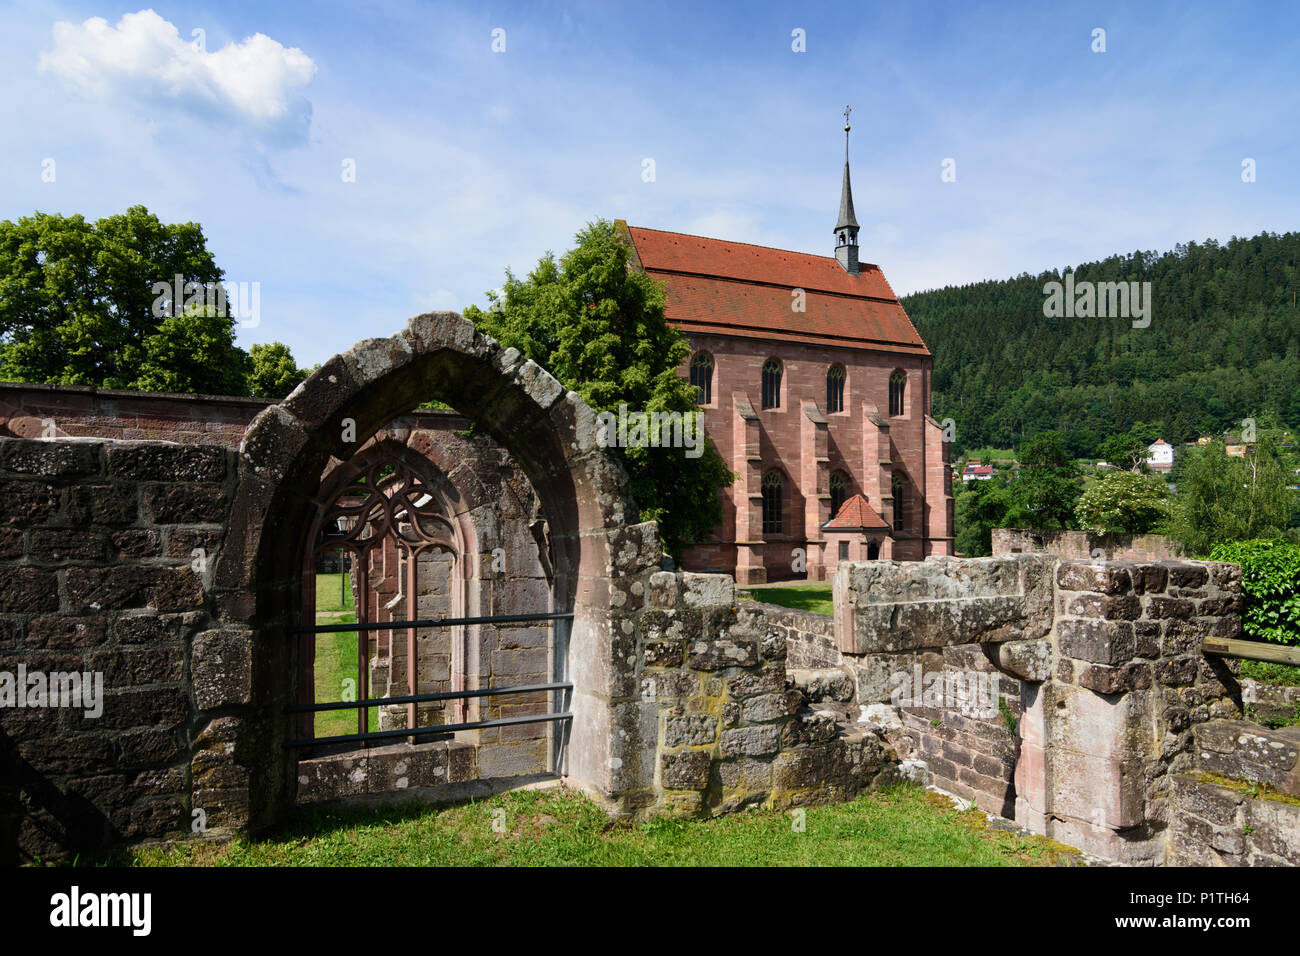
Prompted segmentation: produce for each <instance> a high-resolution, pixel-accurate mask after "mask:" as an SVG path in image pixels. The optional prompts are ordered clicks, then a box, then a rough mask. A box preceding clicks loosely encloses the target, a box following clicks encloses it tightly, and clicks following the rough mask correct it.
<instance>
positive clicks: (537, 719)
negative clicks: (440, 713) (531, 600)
mask: <svg viewBox="0 0 1300 956" xmlns="http://www.w3.org/2000/svg"><path fill="white" fill-rule="evenodd" d="M572 619H573V612H572V611H569V612H554V613H547V614H495V615H487V616H482V617H443V618H432V619H428V620H417V621H381V622H364V623H363V622H361V621H358V622H357V623H356V624H309V625H300V626H296V627H292V628H290V629H289V630H290V633H293V634H320V633H325V632H345V631H356V632H357V656H358V664H359V666H361V667H362V673H363V675H364V663H363V662H365V661H366V658H365V655H366V654H367V651H366V647H367V644H368V642H367V641H366V640H365V639H364V637H363V636H362V635H363V634H364V633H366V632H369V631H385V630H400V629H402V628H406V629H408V632H409V633H410V634H414V633H415V631H416V630H417V629H419V628H426V627H453V626H456V625H461V624H523V623H527V622H530V621H571V620H572ZM567 643H568V642H567V639H561V638H560V636H559V635H557V637H556V640H554V642H553V645H554V652H555V654H556V655H557V656H558V655H563V656H561V657H560V659H561V660H563V659H564V658H565V657H567V654H566V651H567ZM407 667H408V670H409V671H410V672H412V673H414V660H413V659H412V660H411V661H410V662H409V663H408V665H407ZM365 686H366V685H365V684H364V683H363V684H362V687H363V697H364V696H365V694H364V688H365ZM537 691H551V692H556V693H558V694H562V695H563V697H562V700H561V701H560V709H559V710H558V711H551V712H549V713H546V714H537V715H524V716H520V717H497V718H493V719H490V720H475V721H469V722H465V723H459V724H430V725H428V726H427V727H417V726H415V721H414V718H413V716H412V718H411V719H410V720H408V724H409V726H408V727H405V728H402V729H400V730H376V731H368V730H363V731H359V732H358V733H355V734H339V735H336V736H333V737H302V738H298V739H293V740H286V741H285V742H284V744H283V746H284V747H285V748H286V749H289V748H299V747H309V746H316V745H320V744H341V743H356V742H367V741H371V740H396V739H399V738H401V737H412V738H414V737H418V736H422V735H427V734H449V733H454V732H456V731H458V730H480V729H483V728H487V727H507V726H512V725H515V724H537V723H552V722H564V721H569V720H572V719H573V713H572V712H571V711H570V709H569V708H570V706H571V697H572V691H573V683H572V682H570V681H554V682H552V683H549V684H527V685H523V686H520V687H489V688H485V689H483V690H458V691H442V692H439V693H435V694H407V695H405V696H402V697H375V698H367V699H362V700H356V701H333V702H330V703H325V704H293V705H290V706H287V707H285V708H284V711H283V712H284V713H285V714H307V713H319V712H321V711H330V710H350V709H359V710H360V713H359V714H358V719H359V726H361V727H365V726H366V709H368V708H370V707H378V706H387V705H393V704H407V705H409V709H408V711H407V712H408V714H411V715H414V714H415V712H416V705H417V704H420V703H422V702H424V701H436V700H468V699H470V698H475V697H497V696H501V695H508V694H529V693H535V692H537ZM566 729H567V728H566ZM562 752H563V747H562V744H560V743H559V742H557V744H556V745H555V746H554V747H553V748H552V758H553V760H554V762H555V767H554V769H556V770H558V768H559V763H560V760H561V759H562Z"/></svg>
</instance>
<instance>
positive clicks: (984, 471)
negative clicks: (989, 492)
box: [961, 464, 993, 481]
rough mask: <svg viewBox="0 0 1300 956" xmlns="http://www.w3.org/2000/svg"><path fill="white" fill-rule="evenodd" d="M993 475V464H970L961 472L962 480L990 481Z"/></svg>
mask: <svg viewBox="0 0 1300 956" xmlns="http://www.w3.org/2000/svg"><path fill="white" fill-rule="evenodd" d="M992 477H993V466H992V465H976V464H969V465H967V466H966V469H965V471H963V472H962V473H961V480H962V481H988V480H989V479H990V478H992Z"/></svg>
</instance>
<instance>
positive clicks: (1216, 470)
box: [1172, 436, 1295, 555]
mask: <svg viewBox="0 0 1300 956" xmlns="http://www.w3.org/2000/svg"><path fill="white" fill-rule="evenodd" d="M1188 458H1189V460H1188V461H1187V463H1186V464H1185V465H1184V467H1183V468H1182V469H1181V471H1180V474H1179V478H1178V510H1177V516H1176V518H1175V521H1174V525H1173V529H1172V530H1173V536H1174V538H1176V539H1177V540H1178V541H1179V542H1180V543H1181V544H1182V545H1183V548H1184V549H1185V550H1186V551H1187V553H1188V554H1192V555H1205V554H1209V553H1210V551H1211V550H1212V549H1213V548H1214V546H1215V545H1216V544H1219V543H1221V542H1225V541H1245V540H1248V539H1251V538H1277V537H1281V536H1282V534H1283V532H1284V531H1285V530H1286V527H1287V524H1288V522H1289V521H1290V518H1291V515H1292V511H1293V508H1294V504H1295V502H1294V494H1293V493H1292V492H1291V491H1290V490H1288V488H1287V481H1288V473H1287V470H1286V467H1285V465H1284V464H1283V458H1282V456H1281V455H1280V449H1279V448H1278V447H1277V445H1276V444H1275V443H1274V442H1273V441H1272V440H1271V439H1269V438H1268V437H1265V436H1261V438H1260V440H1259V441H1258V442H1257V443H1256V444H1255V445H1254V447H1253V449H1252V451H1251V452H1250V454H1249V455H1248V456H1247V457H1246V458H1232V457H1229V456H1228V454H1227V452H1226V450H1225V449H1224V446H1223V444H1222V443H1220V442H1217V441H1215V442H1210V443H1209V444H1208V445H1205V446H1203V447H1202V448H1200V449H1197V450H1196V451H1194V452H1191V453H1190V454H1189V455H1188Z"/></svg>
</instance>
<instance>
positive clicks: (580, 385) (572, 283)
mask: <svg viewBox="0 0 1300 956" xmlns="http://www.w3.org/2000/svg"><path fill="white" fill-rule="evenodd" d="M575 239H576V242H577V245H576V246H575V247H574V248H573V249H571V250H570V251H569V252H567V253H565V254H564V256H562V257H561V258H560V259H559V260H558V261H557V260H556V259H555V257H554V256H553V255H551V254H550V253H547V254H546V255H545V256H543V257H542V259H541V261H539V262H538V264H537V267H536V268H535V269H533V271H532V272H530V273H529V274H528V276H527V278H525V279H519V278H517V277H516V276H515V275H513V274H512V273H511V272H510V271H509V270H507V271H506V282H505V288H504V290H503V292H502V293H501V294H499V295H497V294H492V293H489V299H491V300H492V307H491V308H490V309H487V310H484V309H480V308H478V307H477V306H469V307H468V308H467V309H466V310H465V316H466V318H468V319H470V320H471V321H472V322H474V324H475V325H476V326H478V327H479V328H481V329H483V330H484V331H485V332H487V333H488V334H490V335H492V336H493V337H494V338H496V339H497V340H498V341H499V342H501V343H502V344H503V345H506V346H513V347H514V348H517V349H519V351H520V352H522V353H523V354H524V355H526V356H527V357H528V358H531V359H533V360H534V361H536V362H537V363H538V364H539V365H541V366H542V367H543V368H545V369H547V370H548V371H549V372H551V374H553V375H554V376H555V377H556V378H558V379H559V380H560V381H561V382H562V383H563V384H564V385H566V386H567V387H568V388H571V389H573V390H574V391H575V392H577V393H578V394H579V395H581V396H582V397H583V399H585V400H586V402H587V404H589V405H590V406H591V407H592V408H593V409H595V410H596V411H597V412H611V413H614V414H617V413H618V411H619V405H620V404H626V405H627V408H628V410H630V411H632V412H652V413H653V412H683V413H689V412H693V411H696V410H697V406H696V405H695V396H694V391H693V390H692V389H691V387H690V384H689V383H688V382H687V380H686V379H685V378H683V377H682V376H681V375H680V374H679V372H678V368H679V366H680V365H681V364H682V363H683V362H684V361H685V360H686V359H687V357H688V356H689V355H690V346H689V344H688V343H687V341H686V339H685V337H684V336H683V335H682V334H681V333H680V332H678V331H677V330H676V329H674V328H673V327H672V326H670V325H669V324H668V322H667V320H666V318H665V316H664V303H665V293H664V289H663V286H662V285H661V284H660V283H658V282H656V281H655V280H654V279H652V278H651V277H649V276H647V275H646V274H644V273H642V272H638V271H635V270H629V269H628V259H629V256H630V249H629V248H628V247H627V246H626V245H625V244H624V243H623V242H621V241H620V240H619V238H618V235H617V233H616V232H615V230H614V226H613V224H612V223H610V222H608V221H606V220H598V221H596V222H594V223H589V224H588V225H587V226H586V227H585V228H584V229H583V230H582V231H580V232H579V233H578V234H577V236H576V237H575ZM621 453H622V455H623V457H624V462H625V464H626V467H627V470H628V475H629V478H630V480H631V488H632V493H633V495H634V497H635V498H636V500H637V503H638V505H639V507H640V509H641V515H642V517H643V518H645V519H653V520H657V521H658V522H659V527H660V533H661V535H662V538H663V542H664V546H665V548H667V550H668V551H669V552H670V553H672V554H674V555H678V556H680V553H681V551H682V549H683V548H684V547H686V546H689V545H690V544H694V543H696V542H699V541H703V540H706V539H707V537H708V536H709V534H710V533H711V532H712V531H713V529H714V528H715V527H716V526H717V525H719V524H720V523H721V521H722V503H721V498H720V492H721V490H722V489H723V488H725V487H726V486H727V485H729V484H730V483H731V481H732V479H733V475H732V474H731V472H730V470H728V468H727V466H726V463H725V462H724V461H723V460H722V458H721V456H720V455H718V452H717V450H716V449H715V448H714V447H713V445H712V443H707V444H706V446H705V448H704V452H703V454H702V455H701V456H700V457H698V458H689V457H687V456H686V455H685V454H683V449H681V448H646V447H642V448H626V449H622V450H621Z"/></svg>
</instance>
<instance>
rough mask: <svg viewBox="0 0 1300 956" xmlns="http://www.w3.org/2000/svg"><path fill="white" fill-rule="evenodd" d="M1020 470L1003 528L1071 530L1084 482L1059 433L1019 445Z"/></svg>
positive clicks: (1045, 433)
mask: <svg viewBox="0 0 1300 956" xmlns="http://www.w3.org/2000/svg"><path fill="white" fill-rule="evenodd" d="M1018 457H1019V460H1020V470H1019V472H1017V474H1016V480H1015V482H1014V483H1013V484H1012V486H1011V508H1010V510H1009V511H1008V513H1007V516H1006V518H1005V519H1004V521H1005V522H1006V524H1004V525H1003V527H1012V528H1036V529H1043V530H1048V529H1053V528H1068V527H1069V526H1070V524H1071V523H1072V522H1073V520H1074V506H1075V503H1076V502H1077V501H1078V500H1079V493H1080V491H1082V489H1083V479H1082V478H1080V476H1079V473H1078V470H1077V469H1076V468H1075V467H1074V463H1073V462H1072V461H1071V460H1070V457H1069V455H1067V454H1066V451H1065V443H1064V442H1063V440H1062V438H1061V435H1060V434H1059V433H1058V432H1054V431H1047V432H1043V433H1041V434H1039V435H1035V436H1034V437H1033V438H1030V439H1027V440H1026V441H1025V442H1024V443H1022V444H1021V446H1020V451H1019V455H1018Z"/></svg>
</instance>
